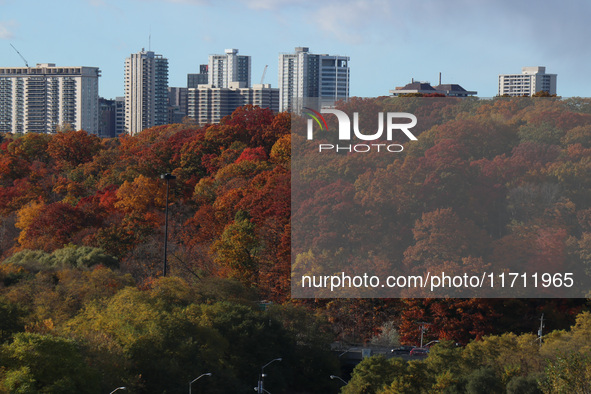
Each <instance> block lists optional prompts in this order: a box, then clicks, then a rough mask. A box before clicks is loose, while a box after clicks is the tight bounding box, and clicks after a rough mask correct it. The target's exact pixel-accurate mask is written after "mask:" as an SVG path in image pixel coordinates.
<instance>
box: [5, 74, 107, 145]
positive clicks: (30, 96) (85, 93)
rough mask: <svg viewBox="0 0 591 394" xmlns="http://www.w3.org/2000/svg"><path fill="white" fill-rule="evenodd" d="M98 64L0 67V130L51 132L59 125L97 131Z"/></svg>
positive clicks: (90, 131) (6, 131)
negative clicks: (85, 65) (94, 65)
mask: <svg viewBox="0 0 591 394" xmlns="http://www.w3.org/2000/svg"><path fill="white" fill-rule="evenodd" d="M99 76H100V70H99V69H98V68H97V67H56V66H55V64H53V63H42V64H37V66H36V67H6V68H0V132H2V133H29V132H36V133H52V132H55V131H56V129H58V128H59V127H64V126H71V127H72V128H74V129H76V130H86V131H87V132H89V133H94V134H96V133H98V130H99V95H98V78H99Z"/></svg>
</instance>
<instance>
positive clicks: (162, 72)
mask: <svg viewBox="0 0 591 394" xmlns="http://www.w3.org/2000/svg"><path fill="white" fill-rule="evenodd" d="M167 107H168V59H166V58H164V57H162V55H156V54H154V52H152V51H144V49H142V51H141V52H138V53H132V54H131V55H130V57H128V58H127V59H125V131H126V132H127V133H128V134H131V135H133V134H136V133H139V132H140V131H142V130H144V129H147V128H149V127H153V126H159V125H163V124H166V123H167V122H168V108H167Z"/></svg>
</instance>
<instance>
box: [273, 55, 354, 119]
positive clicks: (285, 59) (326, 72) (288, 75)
mask: <svg viewBox="0 0 591 394" xmlns="http://www.w3.org/2000/svg"><path fill="white" fill-rule="evenodd" d="M348 98H349V57H348V56H334V55H316V54H312V53H309V50H308V48H306V47H297V48H296V49H295V53H282V54H280V55H279V110H280V111H289V110H291V111H296V112H298V111H300V110H301V108H302V107H304V106H309V107H316V108H321V107H326V106H333V105H334V103H335V102H336V101H339V100H347V99H348Z"/></svg>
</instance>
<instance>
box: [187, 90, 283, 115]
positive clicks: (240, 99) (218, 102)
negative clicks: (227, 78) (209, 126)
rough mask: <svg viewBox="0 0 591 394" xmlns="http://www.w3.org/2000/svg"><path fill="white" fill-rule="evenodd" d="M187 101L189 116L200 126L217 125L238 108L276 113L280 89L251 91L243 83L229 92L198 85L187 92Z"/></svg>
mask: <svg viewBox="0 0 591 394" xmlns="http://www.w3.org/2000/svg"><path fill="white" fill-rule="evenodd" d="M187 101H188V115H189V117H191V118H193V119H195V121H197V123H199V124H206V123H218V122H219V121H220V120H221V119H222V118H223V117H224V116H228V115H231V114H232V112H234V110H236V108H238V107H242V106H244V105H249V104H250V105H256V106H259V107H261V108H269V109H271V110H272V111H273V112H277V111H278V109H279V89H276V88H275V89H274V88H272V87H271V85H270V84H254V85H253V86H252V87H251V88H248V87H246V84H245V83H244V82H232V83H230V86H229V87H227V88H214V87H212V86H211V85H199V87H198V88H190V89H188V93H187Z"/></svg>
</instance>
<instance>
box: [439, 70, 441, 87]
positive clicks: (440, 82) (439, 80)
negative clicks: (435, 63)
mask: <svg viewBox="0 0 591 394" xmlns="http://www.w3.org/2000/svg"><path fill="white" fill-rule="evenodd" d="M439 84H440V85H441V71H440V72H439Z"/></svg>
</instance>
